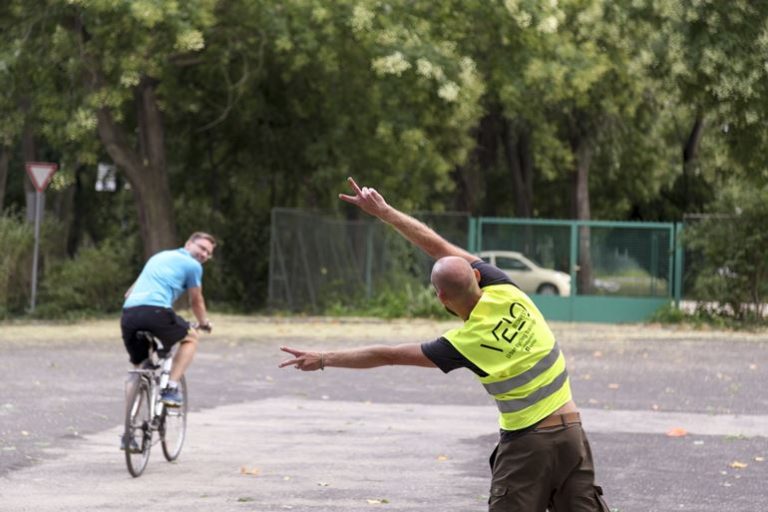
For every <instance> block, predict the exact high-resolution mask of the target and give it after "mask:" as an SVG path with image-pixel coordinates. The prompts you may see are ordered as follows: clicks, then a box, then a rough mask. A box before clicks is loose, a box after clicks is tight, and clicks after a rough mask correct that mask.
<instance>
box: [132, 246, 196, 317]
mask: <svg viewBox="0 0 768 512" xmlns="http://www.w3.org/2000/svg"><path fill="white" fill-rule="evenodd" d="M202 282H203V266H202V265H201V264H200V262H199V261H197V260H196V259H195V258H193V257H192V255H191V254H189V251H187V250H186V249H184V248H180V249H172V250H170V251H162V252H159V253H157V254H155V255H154V256H152V257H151V258H149V260H148V261H147V263H146V265H144V269H143V270H142V271H141V274H140V275H139V278H138V279H137V280H136V283H135V284H134V286H133V290H131V294H130V295H129V296H128V297H127V298H126V299H125V303H123V308H132V307H135V306H160V307H164V308H171V307H173V303H174V302H175V301H176V299H178V298H179V295H181V294H182V293H184V291H185V290H188V289H190V288H199V287H200V286H201V285H202Z"/></svg>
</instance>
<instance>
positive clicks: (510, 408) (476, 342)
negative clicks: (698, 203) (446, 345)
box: [443, 284, 571, 430]
mask: <svg viewBox="0 0 768 512" xmlns="http://www.w3.org/2000/svg"><path fill="white" fill-rule="evenodd" d="M443 337H444V338H445V339H447V340H448V341H449V342H450V343H451V345H453V346H454V347H455V348H456V350H458V351H459V352H460V353H461V354H462V355H463V356H464V357H466V358H467V359H469V360H470V361H472V363H474V364H475V365H476V366H477V367H478V368H480V369H481V370H483V371H484V372H485V373H487V374H488V376H487V377H480V382H481V383H482V384H483V386H485V389H486V391H488V393H490V394H491V396H493V397H494V399H495V400H496V405H497V406H498V408H499V426H500V427H501V428H502V429H504V430H518V429H521V428H526V427H529V426H531V425H533V424H535V423H537V422H538V421H540V420H542V419H544V418H546V417H547V416H549V415H550V414H552V413H553V412H555V411H556V410H557V409H558V408H560V407H562V406H563V405H564V404H565V403H566V402H568V401H569V400H570V399H571V385H570V382H569V381H568V373H567V372H566V369H565V358H564V357H563V354H562V353H561V352H560V349H559V347H558V346H557V343H556V341H555V335H554V334H553V333H552V331H551V330H550V329H549V326H548V325H547V322H546V321H545V320H544V316H543V315H542V314H541V312H540V311H539V309H538V308H537V307H536V306H535V305H534V303H533V301H532V300H531V299H530V297H528V296H527V295H526V294H525V293H523V292H522V291H521V290H520V289H519V288H517V287H516V286H513V285H511V284H500V285H492V286H487V287H485V288H483V295H482V297H481V298H480V300H479V301H478V303H477V305H476V306H475V308H474V309H473V310H472V313H471V315H470V317H469V319H468V320H467V321H466V322H464V325H463V326H461V327H459V328H456V329H452V330H450V331H448V332H446V333H445V334H444V335H443Z"/></svg>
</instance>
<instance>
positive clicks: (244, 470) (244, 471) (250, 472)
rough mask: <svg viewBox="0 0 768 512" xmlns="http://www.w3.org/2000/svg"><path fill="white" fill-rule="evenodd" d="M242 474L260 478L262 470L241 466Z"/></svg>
mask: <svg viewBox="0 0 768 512" xmlns="http://www.w3.org/2000/svg"><path fill="white" fill-rule="evenodd" d="M240 474H241V475H253V476H259V475H260V474H261V470H260V469H259V468H249V467H248V466H240Z"/></svg>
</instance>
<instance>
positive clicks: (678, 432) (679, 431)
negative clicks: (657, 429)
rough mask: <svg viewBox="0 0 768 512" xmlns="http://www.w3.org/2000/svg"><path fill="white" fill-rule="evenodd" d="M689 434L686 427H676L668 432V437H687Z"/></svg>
mask: <svg viewBox="0 0 768 512" xmlns="http://www.w3.org/2000/svg"><path fill="white" fill-rule="evenodd" d="M687 435H688V431H687V430H685V429H684V428H680V427H676V428H673V429H672V430H670V431H668V432H667V437H685V436H687Z"/></svg>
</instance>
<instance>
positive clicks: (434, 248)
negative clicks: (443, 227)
mask: <svg viewBox="0 0 768 512" xmlns="http://www.w3.org/2000/svg"><path fill="white" fill-rule="evenodd" d="M347 181H348V182H349V185H350V187H352V191H353V192H354V193H355V194H354V195H352V196H350V195H347V194H339V199H341V200H343V201H346V202H348V203H352V204H354V205H355V206H357V207H358V208H360V209H361V210H363V211H364V212H366V213H367V214H369V215H373V216H374V217H377V218H379V219H380V220H382V221H384V222H386V223H387V224H390V225H391V226H392V227H394V228H395V229H396V230H397V231H398V232H400V234H401V235H403V237H405V238H406V239H407V240H408V241H409V242H411V243H412V244H414V245H415V246H416V247H418V248H419V249H421V250H422V251H424V252H425V253H427V254H428V255H430V256H431V257H432V258H434V259H440V258H443V257H445V256H458V257H460V258H464V259H465V260H467V261H469V262H470V263H472V262H475V261H478V260H479V259H480V258H478V257H477V256H475V255H474V254H472V253H470V252H467V251H465V250H464V249H462V248H461V247H458V246H456V245H454V244H452V243H451V242H449V241H448V240H446V239H445V238H443V237H442V236H440V235H438V234H437V233H436V232H435V231H434V230H433V229H432V228H430V227H429V226H427V225H426V224H424V223H423V222H421V221H419V220H417V219H415V218H413V217H411V216H410V215H407V214H405V213H403V212H401V211H400V210H398V209H396V208H394V207H392V206H390V205H389V204H387V202H386V201H385V200H384V197H382V195H381V194H379V193H378V192H377V191H376V189H374V188H371V187H363V188H362V189H361V188H360V187H359V186H358V185H357V183H355V180H353V179H352V178H348V179H347Z"/></svg>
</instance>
